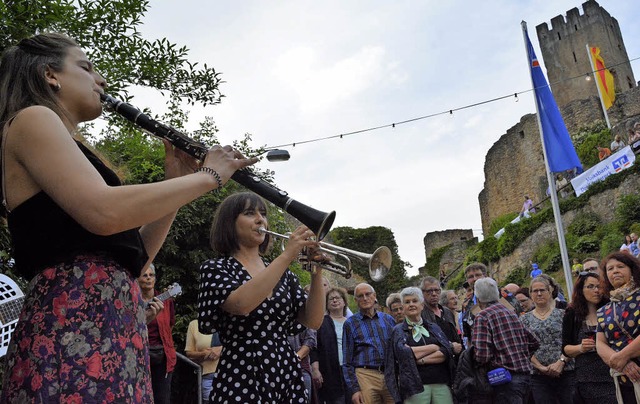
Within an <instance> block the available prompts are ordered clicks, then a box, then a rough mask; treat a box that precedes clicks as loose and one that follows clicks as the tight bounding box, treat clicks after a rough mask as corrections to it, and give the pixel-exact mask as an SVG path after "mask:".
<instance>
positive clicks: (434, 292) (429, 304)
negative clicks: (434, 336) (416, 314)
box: [420, 276, 462, 355]
mask: <svg viewBox="0 0 640 404" xmlns="http://www.w3.org/2000/svg"><path fill="white" fill-rule="evenodd" d="M420 285H421V287H420V289H422V295H423V296H424V308H423V309H422V319H423V320H424V321H428V322H431V323H436V324H437V325H438V326H439V327H440V328H441V329H442V331H443V332H444V335H446V337H447V339H448V340H449V342H451V349H452V351H453V354H454V355H458V354H460V352H462V339H461V338H460V335H458V329H457V327H456V317H455V315H454V314H453V312H451V310H449V309H448V308H446V307H443V306H442V305H440V303H439V302H440V293H441V292H442V289H440V282H438V280H437V279H436V278H434V277H433V276H427V277H426V278H424V279H422V281H421V282H420Z"/></svg>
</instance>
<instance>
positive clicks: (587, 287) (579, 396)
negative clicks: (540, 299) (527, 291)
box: [562, 272, 616, 404]
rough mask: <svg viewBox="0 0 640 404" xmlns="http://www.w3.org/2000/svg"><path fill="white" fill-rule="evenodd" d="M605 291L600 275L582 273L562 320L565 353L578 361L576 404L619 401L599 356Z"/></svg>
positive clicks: (576, 363) (601, 403)
mask: <svg viewBox="0 0 640 404" xmlns="http://www.w3.org/2000/svg"><path fill="white" fill-rule="evenodd" d="M603 289H604V288H603V286H602V285H601V283H600V276H598V274H597V273H595V272H582V273H580V275H579V277H578V279H577V280H576V283H575V285H574V287H573V298H572V299H571V305H570V306H569V307H568V308H567V310H566V311H565V313H564V319H563V321H562V351H563V353H564V354H565V355H566V356H568V357H570V358H575V368H576V371H575V374H576V378H575V381H576V382H575V386H576V389H575V392H574V403H576V404H578V403H593V404H615V402H616V393H615V388H614V385H613V379H612V378H611V376H610V375H609V367H608V366H607V365H606V364H605V363H604V362H603V361H602V359H601V358H600V357H599V356H598V354H597V353H596V327H597V316H596V311H597V310H598V308H600V307H602V306H603V305H604V304H605V303H606V302H607V301H608V299H607V298H606V297H605V295H604V290H603Z"/></svg>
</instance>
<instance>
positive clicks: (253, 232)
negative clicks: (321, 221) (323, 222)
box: [198, 192, 325, 403]
mask: <svg viewBox="0 0 640 404" xmlns="http://www.w3.org/2000/svg"><path fill="white" fill-rule="evenodd" d="M260 228H268V223H267V207H266V205H265V203H264V201H263V200H262V199H261V198H260V197H258V196H257V195H255V194H252V193H247V192H245V193H238V194H234V195H231V196H229V197H227V198H226V199H225V200H224V201H223V202H222V203H221V204H220V206H219V207H218V209H217V211H216V214H215V217H214V220H213V224H212V226H211V247H212V248H213V250H214V251H216V252H217V253H219V254H220V255H221V256H222V257H221V258H219V259H215V260H208V261H206V262H205V263H203V264H202V266H201V268H200V273H201V275H200V292H199V294H198V313H199V325H200V331H201V332H203V333H211V332H212V331H213V330H214V329H216V330H218V332H219V333H220V340H221V342H222V345H223V346H224V350H223V351H222V356H221V357H220V363H219V365H218V377H217V378H216V383H215V386H214V389H213V395H212V396H211V397H212V398H211V402H214V403H217V402H223V401H234V402H235V401H237V402H244V403H258V402H262V403H274V402H276V403H305V402H306V400H307V399H306V394H305V386H304V382H303V379H302V373H301V369H300V363H299V360H298V359H297V358H296V355H295V352H294V351H293V350H292V349H291V346H290V345H289V343H288V341H287V336H288V335H295V334H299V333H300V332H302V331H303V330H304V326H307V327H309V328H313V329H317V328H318V327H320V324H321V323H322V317H323V315H324V310H325V295H324V291H323V288H322V270H320V269H317V270H316V271H314V272H313V273H312V274H311V288H310V292H309V297H308V299H307V298H306V296H305V293H304V291H303V290H302V288H301V287H300V285H299V283H298V278H296V276H295V275H294V274H293V273H292V272H291V271H289V270H288V267H289V265H290V264H291V262H293V261H294V260H296V259H297V258H298V255H299V253H300V252H301V250H302V249H303V248H304V247H307V248H311V249H312V250H313V249H315V248H317V247H318V243H317V242H316V241H314V240H313V239H312V237H313V236H314V234H313V232H312V231H311V230H309V229H308V228H307V227H306V226H300V227H298V228H297V229H296V230H295V231H294V232H293V233H291V235H290V236H289V240H288V242H287V245H286V248H285V249H284V251H283V252H282V254H280V255H279V256H278V257H277V258H276V259H274V260H273V261H272V262H267V261H265V260H264V258H263V257H262V254H263V253H264V252H265V251H266V248H267V246H268V244H269V237H268V236H267V235H265V234H263V233H262V232H260V231H259V229H260ZM308 254H309V255H311V256H314V254H315V251H309V253H308Z"/></svg>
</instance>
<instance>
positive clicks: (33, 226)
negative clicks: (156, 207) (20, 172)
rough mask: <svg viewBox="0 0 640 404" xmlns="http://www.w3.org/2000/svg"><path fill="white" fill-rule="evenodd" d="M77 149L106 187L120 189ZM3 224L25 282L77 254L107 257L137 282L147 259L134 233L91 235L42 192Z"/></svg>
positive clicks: (99, 165) (89, 154)
mask: <svg viewBox="0 0 640 404" xmlns="http://www.w3.org/2000/svg"><path fill="white" fill-rule="evenodd" d="M78 146H79V147H80V150H82V152H83V153H84V155H85V156H86V157H87V159H88V160H89V161H90V162H91V164H92V165H93V166H94V167H95V168H96V169H97V170H98V172H99V173H100V175H101V176H102V178H104V180H105V182H106V183H107V184H108V185H111V186H116V185H121V183H120V179H119V178H118V176H117V175H116V174H115V173H114V172H113V171H111V170H110V169H109V168H108V167H107V166H105V165H104V164H103V163H102V161H100V159H99V158H98V157H97V156H95V155H94V154H93V153H92V152H91V151H90V150H89V149H88V148H87V147H85V146H84V145H83V144H81V143H79V142H78ZM7 222H8V225H9V232H10V233H11V238H12V244H13V257H14V259H15V264H16V269H17V271H18V272H19V273H20V275H22V276H23V277H25V278H26V279H32V278H33V277H34V276H35V275H37V274H38V273H39V272H40V271H42V270H43V269H45V268H47V267H49V266H51V265H56V264H59V263H63V262H67V261H70V260H72V259H73V258H74V257H76V256H77V255H80V254H99V255H106V256H108V257H111V258H113V259H114V260H115V261H116V262H118V263H119V264H120V265H122V266H123V267H124V268H125V269H127V270H128V271H129V272H130V273H131V275H132V276H134V277H136V278H137V277H138V276H140V271H141V270H142V267H143V265H144V264H145V263H146V262H147V259H148V256H147V253H146V250H145V248H144V244H143V242H142V237H140V233H139V232H138V229H131V230H127V231H124V232H121V233H117V234H113V235H110V236H99V235H97V234H93V233H91V232H89V231H87V230H85V229H84V228H83V227H82V226H81V225H80V224H79V223H78V222H76V221H75V220H74V219H73V218H72V217H71V216H69V215H68V214H67V213H66V212H65V211H64V210H62V209H61V208H60V207H59V206H58V205H57V204H56V203H55V202H54V201H53V200H52V199H51V198H50V197H49V195H47V194H46V193H44V192H43V191H40V192H39V193H37V194H35V195H34V196H32V197H31V198H29V199H27V200H26V201H24V202H23V203H21V204H20V205H18V206H17V207H16V208H15V209H13V210H12V211H11V212H10V213H9V214H8V217H7Z"/></svg>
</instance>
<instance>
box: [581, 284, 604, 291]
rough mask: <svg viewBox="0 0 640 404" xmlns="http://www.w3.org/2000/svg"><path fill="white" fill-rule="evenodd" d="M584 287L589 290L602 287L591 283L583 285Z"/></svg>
mask: <svg viewBox="0 0 640 404" xmlns="http://www.w3.org/2000/svg"><path fill="white" fill-rule="evenodd" d="M584 288H585V289H589V290H602V289H603V287H602V286H600V285H593V284H591V285H585V286H584Z"/></svg>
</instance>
